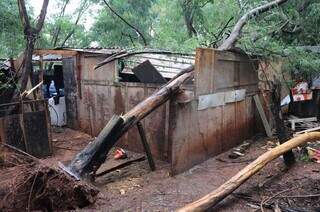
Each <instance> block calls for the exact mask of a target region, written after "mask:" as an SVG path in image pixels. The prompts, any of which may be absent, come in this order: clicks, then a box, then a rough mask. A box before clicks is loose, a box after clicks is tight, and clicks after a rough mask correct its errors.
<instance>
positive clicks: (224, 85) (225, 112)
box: [77, 49, 258, 174]
mask: <svg viewBox="0 0 320 212" xmlns="http://www.w3.org/2000/svg"><path fill="white" fill-rule="evenodd" d="M100 60H101V58H97V57H85V56H83V57H82V58H81V67H84V68H83V69H84V70H82V71H81V72H80V73H81V77H80V80H79V83H80V84H81V85H80V87H81V89H79V90H80V92H81V95H79V96H80V97H79V98H78V105H77V108H78V121H79V126H80V129H82V130H83V131H85V132H87V133H89V134H91V135H93V136H96V135H98V133H99V132H100V130H101V129H102V128H103V127H104V126H105V124H106V123H107V122H108V121H109V119H110V118H111V116H112V115H113V114H122V113H125V112H127V111H128V110H130V109H131V108H132V107H134V106H135V105H136V104H138V103H139V102H140V101H142V100H143V99H144V98H146V97H147V96H149V95H150V94H152V93H153V92H154V90H155V89H156V86H155V85H153V84H142V83H118V82H116V81H117V79H116V77H117V74H116V63H110V64H108V65H106V66H104V67H102V68H101V69H100V70H96V71H94V70H93V67H94V65H96V64H97V63H98V62H99V61H100ZM255 69H256V63H255V61H250V60H249V58H248V57H246V56H245V55H240V54H235V53H230V52H221V51H215V50H213V49H198V50H197V56H196V74H195V84H194V85H193V87H191V88H190V89H191V91H192V92H194V99H193V100H192V101H191V102H189V103H185V104H179V103H177V102H175V101H171V102H170V103H169V102H168V103H167V104H166V105H164V106H162V107H160V108H158V109H157V110H156V111H155V112H153V113H152V114H151V115H150V116H148V117H146V118H145V119H144V120H143V122H142V123H143V125H144V127H145V131H146V134H147V139H148V142H149V144H150V146H151V151H152V154H153V155H154V156H155V157H156V158H158V159H161V160H164V161H168V162H170V163H171V165H172V173H173V174H176V173H180V172H182V171H185V170H187V169H188V168H191V167H192V166H193V165H195V164H198V163H200V162H202V161H204V160H206V159H208V158H209V157H212V156H214V155H217V154H220V153H222V152H223V151H226V150H228V149H230V148H231V147H234V146H235V145H237V144H239V143H240V142H242V141H243V140H244V139H246V138H248V137H250V136H251V135H253V134H254V130H253V129H254V126H255V113H256V111H255V109H254V103H253V100H252V95H254V94H256V93H258V86H257V85H258V77H257V72H256V71H255ZM77 73H78V72H77ZM241 89H245V90H246V93H245V94H246V95H245V97H244V99H241V100H238V101H235V102H232V103H230V102H229V103H225V104H223V105H219V106H215V107H208V108H206V109H202V110H198V109H199V108H198V104H199V101H198V99H199V96H201V95H207V94H216V93H219V92H226V93H228V92H229V91H235V90H241ZM119 145H120V146H123V147H126V148H128V149H130V150H133V151H137V152H143V147H142V145H141V142H140V138H139V134H138V131H137V128H136V127H134V128H132V129H131V130H130V131H129V132H128V133H127V134H125V135H124V136H123V137H122V138H121V141H120V142H119Z"/></svg>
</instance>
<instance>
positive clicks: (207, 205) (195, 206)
mask: <svg viewBox="0 0 320 212" xmlns="http://www.w3.org/2000/svg"><path fill="white" fill-rule="evenodd" d="M319 139H320V132H312V133H306V134H303V135H300V136H298V137H295V138H293V139H291V140H289V141H287V142H285V143H283V144H281V145H279V146H277V147H275V148H273V149H271V150H269V151H268V152H266V153H264V154H263V155H261V156H260V157H258V158H257V159H256V160H255V161H253V162H252V163H250V164H249V165H248V166H246V167H245V168H244V169H242V170H241V171H239V172H238V173H237V174H236V175H235V176H233V177H232V178H231V179H230V180H228V181H227V182H225V183H224V184H222V185H221V186H219V187H218V188H217V189H215V190H214V191H212V192H211V193H209V194H208V195H206V196H204V197H202V198H201V199H199V200H197V201H195V202H192V203H190V204H188V205H186V206H184V207H182V208H180V209H178V211H179V212H186V211H207V210H209V209H212V207H214V206H215V205H217V204H218V203H219V202H220V201H222V200H223V199H224V198H226V197H227V196H228V195H229V194H231V193H232V192H233V191H234V190H236V189H237V188H238V187H239V186H240V185H242V184H243V183H244V182H246V181H247V180H248V179H249V178H250V177H251V176H253V175H254V174H255V173H257V172H258V171H260V170H261V169H262V168H263V167H264V166H265V165H267V164H268V163H269V162H270V161H272V160H274V159H276V158H278V157H279V156H281V155H282V154H284V153H286V152H288V151H289V150H292V149H293V148H296V147H298V146H300V145H303V144H306V143H307V142H311V141H317V140H319Z"/></svg>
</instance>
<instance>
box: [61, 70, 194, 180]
mask: <svg viewBox="0 0 320 212" xmlns="http://www.w3.org/2000/svg"><path fill="white" fill-rule="evenodd" d="M193 70H194V67H193V66H190V67H188V68H187V69H185V70H184V71H183V74H180V75H178V76H177V77H176V78H174V79H172V80H171V81H169V82H168V83H167V84H165V85H164V86H163V87H161V88H160V89H159V90H157V91H156V92H155V93H154V94H152V95H151V96H149V97H148V98H146V99H145V100H143V101H142V102H140V103H139V104H138V105H136V106H135V107H134V108H132V109H131V110H130V111H128V112H127V113H126V114H124V115H123V116H116V115H115V116H113V118H112V119H111V120H110V121H109V123H108V124H107V125H106V127H105V128H104V129H103V130H102V131H101V132H100V134H99V135H98V137H97V138H96V139H95V140H94V141H93V142H91V143H89V144H88V145H87V147H86V148H85V149H83V150H82V151H81V152H80V153H79V154H77V155H76V156H75V158H74V159H73V160H72V161H71V162H70V164H69V165H68V166H67V167H64V166H63V167H62V169H64V170H65V171H67V172H68V173H69V174H70V175H72V176H74V177H75V178H77V179H80V178H87V177H89V176H91V175H92V174H94V173H95V172H96V171H97V170H98V169H99V167H100V166H101V165H102V163H104V161H105V159H106V156H107V154H108V152H109V151H110V149H111V148H112V147H113V146H114V144H115V143H116V142H117V141H118V139H119V138H120V137H121V136H122V135H123V134H124V133H126V132H127V131H128V130H129V129H130V128H131V127H132V126H134V125H135V124H136V123H137V122H138V121H140V120H141V119H143V118H144V117H146V116H147V115H148V114H150V113H151V112H152V111H154V110H155V109H157V108H158V107H159V106H161V105H162V104H164V103H165V102H166V101H167V100H169V99H170V98H172V97H173V96H174V95H175V94H177V92H178V91H179V88H180V86H181V85H182V84H183V83H184V82H186V81H188V80H190V79H191V78H192V77H193Z"/></svg>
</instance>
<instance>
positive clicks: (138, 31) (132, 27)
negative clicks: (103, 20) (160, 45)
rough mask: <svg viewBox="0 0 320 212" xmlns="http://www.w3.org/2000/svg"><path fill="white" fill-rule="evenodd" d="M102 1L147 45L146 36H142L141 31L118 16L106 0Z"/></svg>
mask: <svg viewBox="0 0 320 212" xmlns="http://www.w3.org/2000/svg"><path fill="white" fill-rule="evenodd" d="M103 2H104V3H105V5H106V6H107V7H108V8H109V10H110V11H111V12H112V13H113V14H115V15H116V16H117V17H118V18H120V19H121V20H122V21H123V22H124V23H125V24H127V25H128V26H129V27H130V28H131V29H133V30H134V31H135V32H136V33H138V34H139V36H140V37H141V39H142V40H143V43H144V46H147V40H146V38H145V37H144V36H143V34H142V33H141V31H140V30H139V29H138V28H137V27H135V26H133V25H132V24H130V23H129V22H128V21H127V20H126V19H124V18H123V17H122V16H120V15H119V14H118V13H117V12H116V11H115V10H114V9H113V8H112V7H111V6H110V5H109V4H108V2H107V1H106V0H103Z"/></svg>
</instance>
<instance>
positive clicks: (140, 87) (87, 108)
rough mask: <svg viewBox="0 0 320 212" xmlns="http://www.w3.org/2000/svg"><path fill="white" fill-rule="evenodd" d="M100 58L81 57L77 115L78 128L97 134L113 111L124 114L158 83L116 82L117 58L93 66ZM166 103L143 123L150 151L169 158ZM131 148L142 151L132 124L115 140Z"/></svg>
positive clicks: (164, 158) (162, 157)
mask: <svg viewBox="0 0 320 212" xmlns="http://www.w3.org/2000/svg"><path fill="white" fill-rule="evenodd" d="M102 59H103V58H99V57H92V56H90V57H83V58H82V66H83V67H84V68H83V71H82V75H81V98H78V111H79V113H78V117H79V125H80V129H81V130H83V131H85V132H86V133H88V134H91V135H93V136H97V135H98V134H99V132H100V131H101V130H102V128H103V127H104V126H105V125H106V124H107V123H108V121H109V120H110V118H111V117H112V115H114V114H118V115H120V114H124V113H126V112H127V111H129V110H130V109H131V108H133V107H134V106H135V105H136V104H138V103H139V102H140V101H142V100H143V99H145V98H146V97H148V96H149V95H151V94H152V93H153V92H154V91H155V89H156V88H157V85H155V84H143V83H129V82H127V83H117V82H115V81H116V74H115V73H116V62H112V63H109V64H107V65H104V66H103V67H101V68H99V69H97V70H94V66H95V65H96V64H97V63H98V62H100V61H101V60H102ZM168 107H169V106H168V104H167V105H164V106H161V107H160V108H158V109H157V110H156V111H154V112H153V113H152V114H151V115H150V116H148V117H146V118H145V119H144V120H143V121H142V124H143V126H144V128H145V132H146V137H147V140H148V143H149V145H150V148H151V152H152V154H153V155H154V156H155V157H156V158H158V159H161V160H164V161H166V160H168V151H169V150H168V144H167V134H168V133H167V132H168V129H167V128H168V126H167V125H168V118H167V117H168V116H167V113H168ZM118 145H120V146H122V147H125V148H127V149H129V150H132V151H137V152H143V146H142V143H141V141H140V137H139V133H138V130H137V128H136V127H133V128H132V129H130V130H129V132H128V133H126V134H125V135H124V136H123V137H122V138H121V140H120V142H119V143H118Z"/></svg>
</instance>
